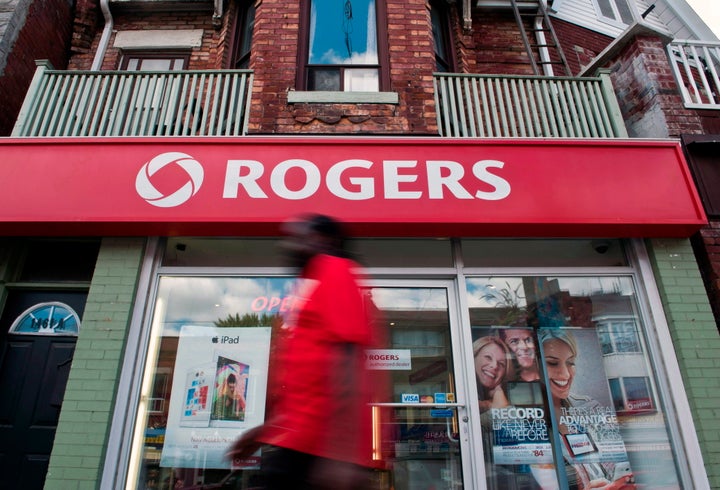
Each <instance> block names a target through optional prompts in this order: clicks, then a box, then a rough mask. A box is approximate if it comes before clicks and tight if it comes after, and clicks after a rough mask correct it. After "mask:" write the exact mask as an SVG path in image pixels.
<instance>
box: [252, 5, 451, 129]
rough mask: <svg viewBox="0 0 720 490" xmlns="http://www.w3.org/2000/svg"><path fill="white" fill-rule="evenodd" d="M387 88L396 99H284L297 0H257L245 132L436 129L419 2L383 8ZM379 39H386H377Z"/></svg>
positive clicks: (294, 50)
mask: <svg viewBox="0 0 720 490" xmlns="http://www.w3.org/2000/svg"><path fill="white" fill-rule="evenodd" d="M387 17H388V32H387V37H388V39H389V40H391V42H390V45H389V48H390V49H389V55H388V56H389V65H388V66H389V70H390V78H391V86H390V90H391V91H394V92H397V93H398V95H399V100H400V102H399V104H397V105H395V104H311V103H301V104H288V103H287V93H288V91H289V90H294V89H295V80H296V77H297V69H298V43H299V37H298V36H300V35H302V34H301V33H299V32H298V23H299V19H300V5H299V2H287V1H284V0H263V2H262V4H260V6H259V7H258V10H257V13H256V18H255V32H254V34H253V53H252V56H251V59H250V68H251V69H253V70H254V72H255V87H254V93H253V105H252V110H251V113H250V131H251V132H252V133H258V134H273V133H315V134H319V133H323V134H364V133H373V134H408V133H409V134H432V135H435V134H437V129H436V124H435V107H434V101H433V81H432V72H433V70H434V68H435V59H434V54H433V49H432V46H433V45H432V42H433V41H432V34H431V31H430V15H429V11H428V8H427V5H426V3H425V1H424V0H400V1H397V2H392V3H391V4H390V5H388V7H387ZM379 42H381V43H382V42H384V40H382V39H381V40H380V41H379Z"/></svg>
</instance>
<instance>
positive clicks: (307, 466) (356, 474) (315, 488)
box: [260, 446, 370, 490]
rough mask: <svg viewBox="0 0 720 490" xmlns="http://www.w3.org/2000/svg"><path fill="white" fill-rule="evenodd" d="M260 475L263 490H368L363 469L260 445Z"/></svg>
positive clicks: (366, 475) (366, 472)
mask: <svg viewBox="0 0 720 490" xmlns="http://www.w3.org/2000/svg"><path fill="white" fill-rule="evenodd" d="M260 472H261V474H262V477H263V484H264V486H263V488H265V489H266V490H288V489H292V490H345V489H363V490H365V489H367V488H369V487H368V482H369V476H370V474H369V470H367V469H366V468H363V467H361V466H358V465H354V464H352V463H346V462H343V461H335V460H331V459H326V458H321V457H319V456H313V455H312V454H306V453H301V452H298V451H293V450H292V449H285V448H282V447H277V446H263V449H262V462H261V465H260Z"/></svg>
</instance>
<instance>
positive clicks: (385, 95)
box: [288, 90, 400, 104]
mask: <svg viewBox="0 0 720 490" xmlns="http://www.w3.org/2000/svg"><path fill="white" fill-rule="evenodd" d="M399 102H400V97H399V96H398V94H397V92H322V91H318V92H306V91H296V90H291V91H289V92H288V104H303V103H310V104H312V103H316V104H398V103H399Z"/></svg>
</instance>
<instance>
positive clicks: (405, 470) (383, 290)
mask: <svg viewBox="0 0 720 490" xmlns="http://www.w3.org/2000/svg"><path fill="white" fill-rule="evenodd" d="M368 291H369V294H370V296H371V299H372V301H373V303H374V305H375V306H376V307H377V309H378V310H379V318H380V320H379V321H380V322H381V324H382V325H383V326H384V327H385V328H384V329H383V330H384V332H385V333H386V335H387V339H386V349H383V350H379V351H377V352H373V353H372V354H371V355H370V356H369V359H368V362H369V365H370V366H371V368H373V369H379V370H384V371H385V372H386V373H387V374H388V378H389V389H388V390H386V400H383V401H380V402H379V403H377V404H376V406H377V408H376V411H377V414H382V415H377V419H379V423H376V431H377V433H378V434H377V440H378V441H377V443H376V446H377V451H378V453H379V457H382V458H383V459H385V458H388V459H392V460H393V465H392V467H391V469H390V473H391V477H390V478H391V480H392V485H393V487H394V488H395V489H396V490H431V489H432V490H441V489H460V488H468V489H472V488H480V485H477V484H473V482H474V481H475V482H477V476H474V475H473V473H474V472H475V471H476V470H475V468H477V467H478V463H475V464H473V463H472V461H473V459H475V460H476V461H478V460H479V465H482V459H481V457H478V456H475V458H473V448H472V447H471V446H472V444H471V443H472V438H473V436H472V435H471V434H472V431H471V430H470V428H469V422H470V419H471V417H470V416H469V407H468V403H467V401H468V400H470V399H471V397H472V396H473V395H474V393H472V394H469V393H468V391H469V390H468V389H467V387H468V386H470V383H469V382H468V379H469V380H472V382H474V375H473V374H472V373H470V374H471V376H469V377H468V373H467V371H468V370H469V369H464V368H463V366H467V365H471V364H468V363H467V362H466V361H465V360H464V359H465V358H467V354H464V350H463V348H462V346H463V345H466V344H467V341H465V340H463V339H462V337H463V335H462V331H461V329H460V327H459V319H458V307H457V298H456V293H455V287H454V283H453V282H452V281H442V280H441V281H420V282H419V281H412V282H403V281H388V282H373V283H371V284H370V285H369V286H368ZM469 338H470V337H469V335H468V339H469ZM465 350H468V352H469V353H470V356H472V350H471V349H465ZM376 422H378V420H376Z"/></svg>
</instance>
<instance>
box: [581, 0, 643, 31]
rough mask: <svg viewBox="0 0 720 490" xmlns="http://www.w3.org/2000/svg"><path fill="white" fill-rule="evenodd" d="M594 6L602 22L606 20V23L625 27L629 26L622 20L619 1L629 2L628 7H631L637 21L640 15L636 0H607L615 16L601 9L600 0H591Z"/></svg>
mask: <svg viewBox="0 0 720 490" xmlns="http://www.w3.org/2000/svg"><path fill="white" fill-rule="evenodd" d="M591 1H592V4H593V7H594V8H595V13H596V14H597V18H598V20H599V21H600V22H604V23H605V24H610V25H612V26H616V27H621V28H623V29H624V28H625V27H627V26H628V24H626V23H625V22H623V20H622V16H621V15H620V10H619V9H618V6H617V2H618V1H624V2H627V4H628V8H629V9H630V12H631V13H632V15H633V18H634V20H635V21H636V22H637V20H638V17H639V15H637V6H636V4H635V1H634V0H607V1H608V3H609V4H610V8H612V11H613V14H614V15H615V18H614V19H613V18H611V17H606V16H605V15H604V14H603V13H602V10H601V9H600V4H599V3H598V0H591Z"/></svg>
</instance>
